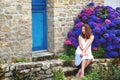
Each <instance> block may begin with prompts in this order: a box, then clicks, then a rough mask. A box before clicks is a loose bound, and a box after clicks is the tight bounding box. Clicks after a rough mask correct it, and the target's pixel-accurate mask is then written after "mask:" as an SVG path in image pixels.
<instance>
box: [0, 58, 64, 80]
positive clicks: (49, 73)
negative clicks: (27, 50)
mask: <svg viewBox="0 0 120 80" xmlns="http://www.w3.org/2000/svg"><path fill="white" fill-rule="evenodd" d="M62 64H63V63H62V61H59V60H58V61H57V62H56V60H50V61H42V62H29V63H15V64H14V63H12V64H3V65H1V66H0V74H2V73H5V74H4V75H3V76H2V77H5V80H6V79H8V80H10V77H16V76H15V74H17V75H19V76H21V77H22V76H25V75H28V74H31V75H35V76H34V78H35V80H49V79H50V80H52V77H53V71H54V70H55V69H53V68H54V67H57V66H62ZM52 65H56V66H52ZM46 66H47V67H46ZM57 69H58V68H57ZM1 71H2V72H1ZM21 74H23V75H21ZM0 79H1V78H0ZM21 80H23V79H21Z"/></svg>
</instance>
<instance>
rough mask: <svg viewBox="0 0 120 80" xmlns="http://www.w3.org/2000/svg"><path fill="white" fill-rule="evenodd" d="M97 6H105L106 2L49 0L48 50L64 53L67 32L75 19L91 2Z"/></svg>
mask: <svg viewBox="0 0 120 80" xmlns="http://www.w3.org/2000/svg"><path fill="white" fill-rule="evenodd" d="M91 1H93V2H95V4H96V5H102V4H104V0H48V3H47V9H48V10H47V11H48V13H47V14H48V50H49V51H51V52H54V53H61V52H63V51H64V49H63V46H64V41H65V40H66V36H67V32H68V31H69V30H70V29H71V28H72V27H73V25H74V22H73V20H74V18H75V17H77V14H78V13H79V11H81V10H82V9H83V8H84V7H85V6H86V5H87V4H88V3H89V2H91Z"/></svg>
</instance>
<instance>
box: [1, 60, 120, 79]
mask: <svg viewBox="0 0 120 80" xmlns="http://www.w3.org/2000/svg"><path fill="white" fill-rule="evenodd" d="M110 62H112V63H113V64H114V65H116V66H119V67H120V58H113V59H95V60H94V62H93V63H92V64H91V65H90V66H89V68H91V69H94V68H96V67H100V66H103V67H104V68H107V67H108V64H109V63H110ZM64 63H65V61H64V60H61V59H55V60H47V61H40V62H29V63H12V64H3V65H0V74H2V73H4V75H3V76H1V75H0V80H1V78H2V77H3V78H4V77H5V78H6V79H7V80H10V79H9V78H10V77H16V76H15V74H17V75H19V76H21V77H22V76H25V75H28V76H29V74H30V75H31V76H34V78H35V80H52V78H53V72H54V71H56V70H59V69H61V70H62V71H63V72H64V74H65V75H66V74H72V75H73V73H74V70H75V69H76V67H75V66H74V67H73V66H71V65H69V67H68V66H65V65H64ZM72 63H74V61H71V62H70V64H72ZM72 65H73V64H72ZM21 74H22V75H21ZM75 74H76V73H75ZM13 75H14V76H13ZM6 79H5V80H6ZM21 80H23V79H21Z"/></svg>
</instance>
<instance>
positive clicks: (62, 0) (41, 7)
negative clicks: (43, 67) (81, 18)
mask: <svg viewBox="0 0 120 80" xmlns="http://www.w3.org/2000/svg"><path fill="white" fill-rule="evenodd" d="M90 1H93V2H95V4H96V5H98V4H99V5H103V4H104V0H32V1H31V0H0V62H1V63H6V62H7V63H9V62H11V60H12V58H13V57H25V58H26V59H27V60H28V61H31V57H32V53H33V52H34V53H35V52H36V51H37V52H39V51H41V50H45V51H48V52H52V53H55V54H58V53H62V52H63V51H64V49H63V46H64V41H65V40H66V36H67V32H68V31H69V30H70V29H71V28H72V27H73V24H74V22H73V19H74V18H75V17H76V15H77V14H78V13H79V11H81V10H82V9H83V7H84V6H85V5H86V4H88V3H89V2H90ZM109 1H111V0H109ZM117 1H119V0H117ZM117 3H118V2H117ZM34 53H33V54H34Z"/></svg>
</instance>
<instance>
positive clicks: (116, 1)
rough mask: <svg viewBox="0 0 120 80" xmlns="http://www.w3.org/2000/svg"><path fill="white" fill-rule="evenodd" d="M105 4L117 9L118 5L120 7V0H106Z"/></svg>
mask: <svg viewBox="0 0 120 80" xmlns="http://www.w3.org/2000/svg"><path fill="white" fill-rule="evenodd" d="M104 5H105V6H111V7H113V8H114V9H115V8H116V7H120V0H105V1H104Z"/></svg>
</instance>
